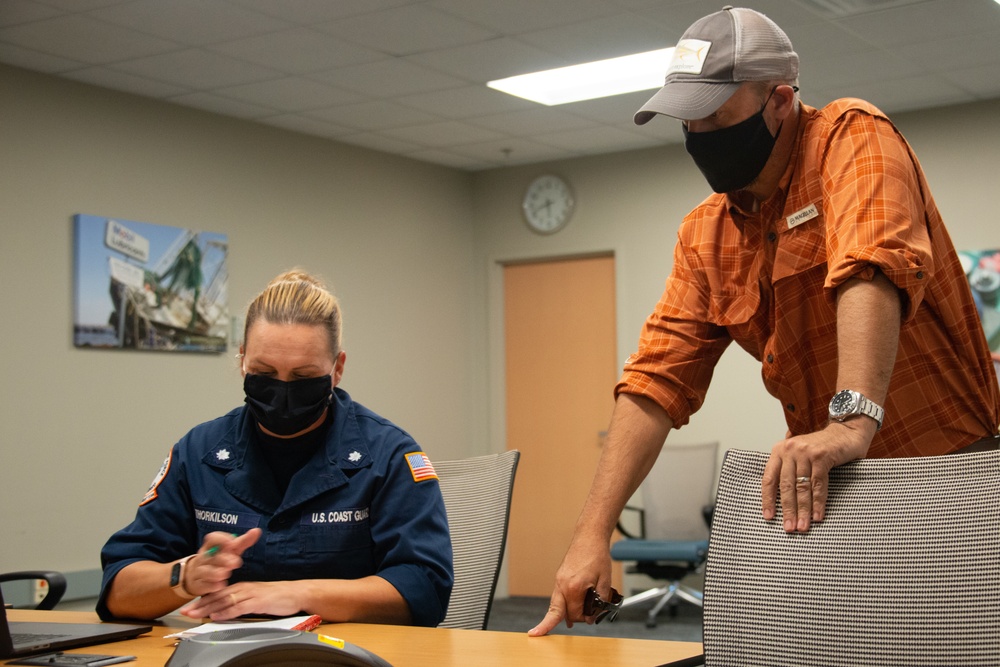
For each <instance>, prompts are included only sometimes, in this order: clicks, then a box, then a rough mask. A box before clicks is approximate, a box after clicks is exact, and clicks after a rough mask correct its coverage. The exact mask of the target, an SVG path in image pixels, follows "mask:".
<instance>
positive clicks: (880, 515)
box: [704, 451, 1000, 667]
mask: <svg viewBox="0 0 1000 667" xmlns="http://www.w3.org/2000/svg"><path fill="white" fill-rule="evenodd" d="M767 459H768V455H767V454H765V453H762V452H746V451H730V452H728V453H727V455H726V458H725V461H724V463H723V466H722V473H721V476H720V480H719V489H718V493H717V495H716V504H715V513H714V516H713V519H712V537H711V546H710V547H709V551H708V561H707V564H706V566H705V604H704V646H705V659H706V660H705V664H706V665H708V666H712V665H719V666H722V665H724V666H725V667H740V666H743V665H747V666H749V665H754V666H758V665H769V666H771V667H783V666H792V665H810V666H812V667H847V666H849V665H850V666H854V665H880V666H894V665H963V666H964V667H968V666H981V667H986V666H988V665H989V666H995V665H997V664H998V661H1000V452H998V451H992V452H982V453H976V454H960V455H952V456H933V457H920V458H899V459H865V460H861V461H855V462H852V463H849V464H847V465H843V466H840V467H837V468H834V469H833V470H832V471H831V472H830V491H829V498H828V501H827V509H826V517H825V518H824V519H823V521H821V522H818V523H814V524H813V525H812V527H811V528H810V529H809V531H808V532H806V533H798V534H787V533H785V531H784V530H783V528H782V521H781V516H780V506H779V508H778V509H779V515H778V517H777V518H775V519H774V520H773V521H764V520H763V517H762V514H761V499H760V494H761V476H762V474H763V471H764V465H765V463H766V462H767Z"/></svg>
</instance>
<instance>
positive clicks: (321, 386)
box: [243, 373, 333, 435]
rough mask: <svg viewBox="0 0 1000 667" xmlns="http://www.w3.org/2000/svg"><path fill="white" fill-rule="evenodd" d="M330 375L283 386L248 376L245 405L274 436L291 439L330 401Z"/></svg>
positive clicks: (310, 424)
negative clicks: (291, 436) (289, 437)
mask: <svg viewBox="0 0 1000 667" xmlns="http://www.w3.org/2000/svg"><path fill="white" fill-rule="evenodd" d="M332 382H333V379H332V378H331V377H330V376H329V375H324V376H322V377H316V378H306V379H304V380H295V381H293V382H284V381H282V380H277V379H275V378H272V377H267V376H266V375H253V374H251V373H247V375H246V377H244V378H243V391H244V392H245V393H246V395H247V397H246V403H247V405H248V406H249V408H250V412H251V413H253V416H254V417H255V418H256V419H257V423H258V424H260V425H261V426H263V427H264V428H266V429H267V430H268V431H270V432H271V433H274V434H275V435H292V434H294V433H298V432H299V431H302V430H305V429H307V428H309V427H310V426H312V425H313V424H314V423H315V422H316V421H317V420H318V419H319V418H320V417H321V416H322V415H323V411H324V410H326V408H327V407H328V406H329V405H330V403H331V401H332V394H333V389H332Z"/></svg>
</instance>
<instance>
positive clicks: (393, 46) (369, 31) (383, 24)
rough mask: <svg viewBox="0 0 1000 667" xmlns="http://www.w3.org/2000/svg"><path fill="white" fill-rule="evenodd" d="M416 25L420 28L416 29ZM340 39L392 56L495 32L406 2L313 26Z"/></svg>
mask: <svg viewBox="0 0 1000 667" xmlns="http://www.w3.org/2000/svg"><path fill="white" fill-rule="evenodd" d="M417 26H420V29H416V27H417ZM315 27H316V29H317V30H321V31H323V32H326V33H328V34H330V35H333V36H335V37H338V38H340V39H344V40H348V41H350V42H353V43H355V44H362V45H364V46H367V47H369V48H372V49H377V50H379V51H382V52H384V53H388V54H391V55H394V56H404V55H409V54H413V53H421V52H423V51H433V50H438V49H442V48H449V47H453V46H461V45H464V44H471V43H474V42H481V41H483V40H486V39H492V38H494V37H497V36H498V35H497V33H496V32H494V31H491V30H486V29H484V28H481V27H479V26H477V25H474V24H472V23H469V22H468V21H463V20H462V19H460V18H456V17H454V16H451V15H449V14H446V13H444V12H441V11H438V10H436V9H434V8H433V7H428V6H426V5H406V6H404V7H397V8H394V9H391V10H385V11H380V12H372V13H369V14H362V15H360V16H354V17H350V18H346V19H341V20H338V21H332V22H329V23H321V24H318V25H316V26H315Z"/></svg>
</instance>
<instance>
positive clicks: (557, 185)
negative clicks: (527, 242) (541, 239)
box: [521, 174, 576, 234]
mask: <svg viewBox="0 0 1000 667" xmlns="http://www.w3.org/2000/svg"><path fill="white" fill-rule="evenodd" d="M575 206H576V201H575V199H574V198H573V189H572V188H570V186H569V183H567V182H566V181H565V180H564V179H562V178H560V177H559V176H555V175H553V174H543V175H541V176H538V177H537V178H535V179H534V180H532V181H531V183H529V184H528V188H527V190H525V192H524V201H523V202H522V203H521V209H522V211H523V212H524V219H525V221H526V222H527V223H528V227H530V228H531V230H532V231H534V232H538V233H539V234H554V233H555V232H558V231H559V230H560V229H562V228H563V227H565V226H566V223H567V222H569V218H570V216H571V215H573V208H574V207H575Z"/></svg>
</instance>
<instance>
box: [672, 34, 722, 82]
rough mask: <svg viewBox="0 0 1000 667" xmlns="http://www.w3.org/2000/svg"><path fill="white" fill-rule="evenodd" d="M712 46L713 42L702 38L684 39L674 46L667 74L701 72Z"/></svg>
mask: <svg viewBox="0 0 1000 667" xmlns="http://www.w3.org/2000/svg"><path fill="white" fill-rule="evenodd" d="M711 48H712V43H711V42H706V41H704V40H701V39H682V40H681V41H679V42H677V46H675V47H674V55H673V58H671V59H670V66H669V67H668V68H667V74H668V75H670V74H701V69H702V67H704V66H705V59H706V58H707V57H708V51H709V49H711Z"/></svg>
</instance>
